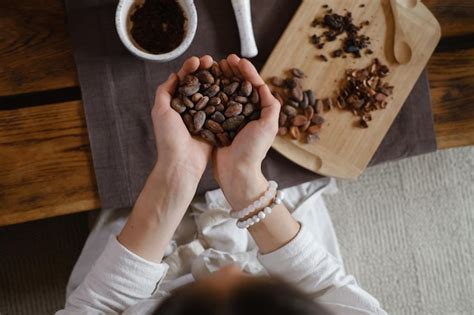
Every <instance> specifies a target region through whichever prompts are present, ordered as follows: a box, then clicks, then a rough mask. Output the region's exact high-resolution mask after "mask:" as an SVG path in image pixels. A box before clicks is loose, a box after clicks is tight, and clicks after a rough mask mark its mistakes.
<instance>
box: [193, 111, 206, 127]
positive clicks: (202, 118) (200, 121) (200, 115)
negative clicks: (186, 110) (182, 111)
mask: <svg viewBox="0 0 474 315" xmlns="http://www.w3.org/2000/svg"><path fill="white" fill-rule="evenodd" d="M193 121H194V130H196V131H199V130H201V129H202V127H203V126H204V123H205V122H206V113H205V112H203V111H198V112H197V113H196V114H194V117H193Z"/></svg>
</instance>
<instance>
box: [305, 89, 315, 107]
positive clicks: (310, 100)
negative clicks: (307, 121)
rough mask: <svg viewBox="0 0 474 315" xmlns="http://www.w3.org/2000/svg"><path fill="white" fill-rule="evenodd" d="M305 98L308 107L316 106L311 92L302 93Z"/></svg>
mask: <svg viewBox="0 0 474 315" xmlns="http://www.w3.org/2000/svg"><path fill="white" fill-rule="evenodd" d="M304 93H305V94H306V97H307V98H308V103H309V105H310V106H314V105H315V104H316V97H315V96H314V92H313V91H312V90H306V91H304Z"/></svg>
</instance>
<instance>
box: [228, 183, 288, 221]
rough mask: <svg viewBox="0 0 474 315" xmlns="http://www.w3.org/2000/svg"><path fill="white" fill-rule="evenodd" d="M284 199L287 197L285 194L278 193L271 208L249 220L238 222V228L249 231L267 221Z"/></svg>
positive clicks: (268, 207) (266, 208) (264, 209)
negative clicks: (264, 220)
mask: <svg viewBox="0 0 474 315" xmlns="http://www.w3.org/2000/svg"><path fill="white" fill-rule="evenodd" d="M284 199H285V195H284V194H283V192H282V191H278V192H277V193H276V196H275V199H273V202H272V204H271V205H270V206H267V207H265V208H263V210H261V211H260V212H258V213H257V214H255V215H253V216H252V217H250V218H248V219H247V220H244V221H241V220H239V221H237V227H238V228H240V229H248V228H249V227H250V226H252V225H254V224H257V223H258V222H260V221H262V220H263V219H265V218H266V217H267V216H268V215H270V214H271V213H272V209H273V207H275V206H276V205H279V204H281V203H282V202H283V200H284Z"/></svg>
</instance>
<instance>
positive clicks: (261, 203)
mask: <svg viewBox="0 0 474 315" xmlns="http://www.w3.org/2000/svg"><path fill="white" fill-rule="evenodd" d="M277 188H278V184H277V183H276V182H275V181H273V180H271V181H269V182H268V188H267V190H266V191H265V193H264V194H263V196H262V197H260V198H259V199H258V200H256V201H254V202H253V203H252V204H251V205H250V206H248V207H247V208H244V209H243V210H240V211H231V212H230V216H231V217H232V218H234V219H243V218H245V217H246V216H248V215H249V214H251V213H253V212H255V211H256V210H258V209H260V208H263V207H265V206H266V205H268V204H269V203H270V202H271V201H272V199H273V198H274V197H275V194H276V190H277Z"/></svg>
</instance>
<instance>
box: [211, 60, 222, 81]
mask: <svg viewBox="0 0 474 315" xmlns="http://www.w3.org/2000/svg"><path fill="white" fill-rule="evenodd" d="M211 73H212V75H213V76H214V77H215V78H220V77H221V76H222V70H221V66H219V64H218V63H213V64H212V66H211Z"/></svg>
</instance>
